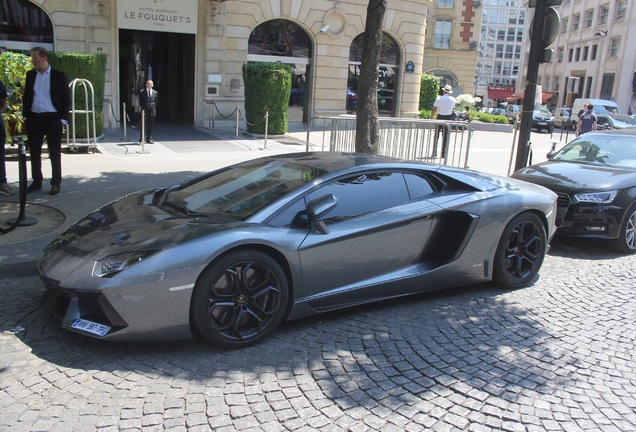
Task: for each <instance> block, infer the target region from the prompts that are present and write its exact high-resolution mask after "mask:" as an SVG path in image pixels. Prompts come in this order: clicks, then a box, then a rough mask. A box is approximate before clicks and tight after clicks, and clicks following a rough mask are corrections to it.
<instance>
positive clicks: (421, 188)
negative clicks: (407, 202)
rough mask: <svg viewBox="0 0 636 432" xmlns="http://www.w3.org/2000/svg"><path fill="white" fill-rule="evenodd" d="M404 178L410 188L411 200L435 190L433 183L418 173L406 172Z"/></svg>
mask: <svg viewBox="0 0 636 432" xmlns="http://www.w3.org/2000/svg"><path fill="white" fill-rule="evenodd" d="M404 180H405V181H406V187H407V188H408V190H409V196H410V197H411V200H418V199H420V198H423V197H425V196H427V195H430V194H432V193H433V192H434V191H435V189H434V188H433V185H431V183H430V182H429V181H428V180H427V179H425V178H423V177H420V176H418V175H415V174H404Z"/></svg>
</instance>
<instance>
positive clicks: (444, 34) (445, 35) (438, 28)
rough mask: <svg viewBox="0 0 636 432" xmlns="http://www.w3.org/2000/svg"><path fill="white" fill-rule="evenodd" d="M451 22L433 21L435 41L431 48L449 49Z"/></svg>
mask: <svg viewBox="0 0 636 432" xmlns="http://www.w3.org/2000/svg"><path fill="white" fill-rule="evenodd" d="M452 25H453V21H451V20H443V19H438V20H437V21H435V40H434V42H433V48H438V49H450V39H451V28H452Z"/></svg>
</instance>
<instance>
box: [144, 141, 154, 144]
mask: <svg viewBox="0 0 636 432" xmlns="http://www.w3.org/2000/svg"><path fill="white" fill-rule="evenodd" d="M146 142H147V143H148V144H154V143H155V142H154V141H153V140H148V141H146Z"/></svg>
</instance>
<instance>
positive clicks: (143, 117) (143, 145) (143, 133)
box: [137, 110, 150, 154]
mask: <svg viewBox="0 0 636 432" xmlns="http://www.w3.org/2000/svg"><path fill="white" fill-rule="evenodd" d="M137 153H138V154H148V153H150V152H149V151H148V150H146V111H144V110H141V151H138V152H137Z"/></svg>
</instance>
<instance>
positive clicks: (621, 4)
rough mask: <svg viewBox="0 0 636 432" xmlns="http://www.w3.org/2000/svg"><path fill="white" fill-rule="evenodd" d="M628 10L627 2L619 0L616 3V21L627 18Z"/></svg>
mask: <svg viewBox="0 0 636 432" xmlns="http://www.w3.org/2000/svg"><path fill="white" fill-rule="evenodd" d="M626 9H627V2H626V1H625V0H619V1H617V2H616V19H615V21H618V20H622V19H623V18H625V10H626Z"/></svg>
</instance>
